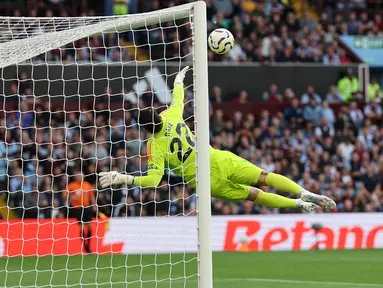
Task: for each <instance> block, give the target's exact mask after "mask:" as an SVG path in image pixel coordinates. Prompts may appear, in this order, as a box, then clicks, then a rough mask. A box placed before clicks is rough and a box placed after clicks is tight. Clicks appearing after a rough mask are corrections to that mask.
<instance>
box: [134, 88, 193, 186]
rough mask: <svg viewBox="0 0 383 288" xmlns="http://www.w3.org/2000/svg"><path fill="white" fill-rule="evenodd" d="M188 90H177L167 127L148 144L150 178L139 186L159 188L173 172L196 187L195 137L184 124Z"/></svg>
mask: <svg viewBox="0 0 383 288" xmlns="http://www.w3.org/2000/svg"><path fill="white" fill-rule="evenodd" d="M183 110H184V90H183V85H182V84H176V85H175V86H174V89H173V101H172V104H171V105H170V107H169V109H167V110H165V111H163V112H162V113H161V114H160V116H161V118H162V122H163V126H162V129H161V131H160V132H158V133H156V134H154V135H152V138H151V139H150V140H149V141H148V144H147V153H148V175H147V176H139V177H136V178H135V180H134V185H135V186H140V187H157V186H158V185H159V183H160V181H161V179H162V177H163V175H164V169H165V168H169V169H171V170H172V171H173V173H174V174H176V175H177V176H180V177H183V178H184V180H185V181H186V182H187V183H188V184H189V185H191V186H192V187H194V186H195V175H196V172H195V171H196V167H195V150H194V147H195V142H194V135H193V134H192V133H191V131H190V129H189V127H188V126H187V125H186V124H185V122H184V120H183V118H182V117H183Z"/></svg>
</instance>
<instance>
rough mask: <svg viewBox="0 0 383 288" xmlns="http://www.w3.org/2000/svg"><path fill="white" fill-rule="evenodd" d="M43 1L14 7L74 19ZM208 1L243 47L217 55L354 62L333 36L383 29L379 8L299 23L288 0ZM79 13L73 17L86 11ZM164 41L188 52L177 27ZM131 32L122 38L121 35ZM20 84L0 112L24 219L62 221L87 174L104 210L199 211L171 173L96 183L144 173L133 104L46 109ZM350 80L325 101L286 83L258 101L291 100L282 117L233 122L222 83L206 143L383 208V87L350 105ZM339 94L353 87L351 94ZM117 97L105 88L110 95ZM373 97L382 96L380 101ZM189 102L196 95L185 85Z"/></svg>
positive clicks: (148, 7)
mask: <svg viewBox="0 0 383 288" xmlns="http://www.w3.org/2000/svg"><path fill="white" fill-rule="evenodd" d="M37 2H39V3H40V4H39V5H38V6H37V7H38V9H32V10H29V11H24V10H21V9H19V10H15V11H14V14H15V15H16V16H17V15H26V16H52V15H55V14H57V16H68V15H67V13H68V12H66V11H60V10H54V9H52V10H51V9H50V7H54V5H55V4H52V3H53V2H52V3H50V4H49V2H50V1H37ZM59 2H60V1H59ZM181 2H184V1H158V0H154V1H137V2H135V3H137V5H138V6H137V7H136V8H137V12H144V11H152V10H153V9H159V8H164V7H168V6H172V5H175V4H182V3H181ZM206 2H207V4H208V20H209V31H210V30H212V29H214V28H215V27H226V28H228V29H230V30H231V31H232V32H233V33H234V36H235V38H236V41H237V44H238V45H236V47H235V48H234V49H233V50H232V51H231V52H230V53H229V54H228V55H226V56H223V57H222V58H218V56H217V55H213V54H212V53H209V58H210V60H213V61H238V62H241V61H255V62H261V63H264V64H266V63H272V62H317V63H324V64H340V63H349V62H350V59H348V57H347V55H346V53H345V51H344V50H342V49H341V48H340V47H339V44H338V42H337V41H336V40H335V38H336V36H337V35H338V34H339V35H348V34H350V35H359V34H360V35H378V34H379V35H380V33H382V31H383V22H382V20H381V15H380V14H376V15H375V16H374V19H370V18H369V17H368V14H367V13H365V12H362V13H360V14H356V13H355V12H354V11H351V12H350V13H349V14H348V15H347V16H346V17H345V16H344V14H341V13H339V14H338V13H332V12H331V11H330V10H326V12H325V13H323V14H321V15H320V20H319V21H315V20H314V19H312V18H311V16H310V14H309V13H308V11H303V18H301V19H298V18H297V15H296V13H295V11H294V10H292V9H291V7H289V5H283V4H282V3H281V2H278V1H275V0H270V1H249V0H244V1H237V0H222V1H217V0H208V1H206ZM51 5H53V6H51ZM329 11H330V12H329ZM83 12H84V13H85V11H83ZM25 13H26V14H25ZM79 13H80V14H75V13H73V15H72V16H74V15H81V12H79ZM92 14H94V12H92V11H88V14H87V15H92ZM169 25H174V23H169ZM180 27H181V29H180V31H179V32H180V33H186V34H185V35H183V38H184V39H187V38H188V37H189V36H190V35H188V34H187V32H185V31H183V29H182V27H184V26H182V25H181V26H180ZM35 28H36V27H35ZM157 30H158V29H157ZM167 31H171V29H167ZM155 32H156V29H153V30H152V33H151V35H150V37H149V39H151V40H149V43H151V42H150V41H154V43H157V42H158V39H160V38H158V37H161V35H160V34H158V33H155ZM157 32H158V31H157ZM140 33H145V32H140ZM137 36H138V37H137V38H135V39H138V40H137V41H143V39H146V38H147V37H145V34H141V35H137ZM164 36H165V37H170V38H168V39H165V40H166V41H162V40H161V41H162V42H163V43H171V47H168V48H169V49H167V50H166V51H167V52H166V53H167V54H166V58H168V59H170V58H171V57H173V56H174V57H176V58H177V57H178V58H177V59H179V56H180V54H179V53H180V51H181V50H182V52H181V53H182V54H183V55H188V54H190V49H189V48H190V45H191V42H190V41H189V40H190V39H189V40H187V41H182V44H181V45H182V46H183V47H181V48H182V49H181V50H180V49H179V48H180V47H179V46H177V44H175V43H179V42H177V41H171V40H172V39H173V38H172V37H176V35H175V34H174V33H173V34H172V33H169V34H166V35H164ZM129 37H131V35H129V34H127V35H126V39H125V40H129V39H130V38H129ZM122 40H123V39H117V38H116V37H114V35H113V34H109V36H106V38H105V39H104V38H102V37H101V36H99V35H98V36H93V37H90V38H89V39H87V40H81V41H78V42H76V43H75V45H74V46H73V45H72V46H67V47H65V48H62V49H56V50H54V51H50V52H48V53H47V54H46V55H44V56H40V57H38V58H37V59H36V60H37V61H47V60H48V61H60V62H61V61H63V62H65V61H67V62H73V61H90V60H92V61H93V60H98V61H112V62H113V61H129V60H130V59H131V55H130V52H129V51H130V50H129V45H130V44H126V43H125V42H123V41H122ZM125 40H124V41H125ZM140 44H142V43H140ZM174 45H175V46H174ZM188 45H189V46H188ZM142 46H145V45H142ZM147 47H149V45H147ZM154 47H157V48H159V49H158V51H160V52H159V54H157V55H156V53H154V52H155V51H152V52H153V53H152V54H151V55H152V57H159V58H161V57H163V56H164V54H163V51H164V50H163V49H162V47H160V46H154ZM188 47H189V48H188ZM81 48H83V49H81ZM75 51H76V53H74V52H75ZM105 55H106V56H105ZM21 80H25V79H21ZM345 81H347V79H345ZM350 81H351V80H350ZM21 82H22V83H21V84H20V85H19V86H18V85H17V84H18V83H13V84H12V85H11V91H12V94H13V97H15V98H16V99H17V101H19V106H18V109H17V111H7V112H6V111H3V112H4V117H1V118H0V191H4V192H3V193H2V194H3V195H5V196H6V197H5V198H6V202H7V203H8V204H9V205H10V206H11V207H12V209H14V211H15V213H16V214H17V215H18V216H20V217H21V216H22V217H26V218H28V217H30V218H36V217H41V218H50V217H58V218H60V217H66V213H67V204H68V203H66V201H65V197H63V195H65V194H64V193H63V192H64V191H66V190H67V188H68V183H70V182H71V181H72V178H78V177H79V176H81V175H83V176H84V179H85V180H86V181H87V182H89V184H90V185H91V186H92V187H93V188H94V189H95V193H96V199H97V204H98V205H97V207H98V209H99V210H100V211H102V212H103V213H104V214H106V215H108V216H110V215H111V216H116V217H118V216H146V215H168V214H171V215H177V214H185V215H186V214H193V213H194V211H195V197H194V191H193V190H191V189H190V188H188V187H187V186H185V185H184V184H183V181H182V179H179V178H177V177H174V175H172V173H171V171H167V172H166V174H165V177H164V179H163V181H162V182H161V184H160V187H159V188H158V189H156V190H154V189H143V190H141V189H140V188H131V187H129V188H125V187H115V188H116V189H107V190H101V189H100V187H98V181H97V173H99V172H101V171H109V170H111V169H112V170H118V171H125V172H127V173H134V174H136V175H139V174H140V173H142V172H141V171H146V170H147V158H146V156H145V155H147V151H146V141H147V139H148V138H149V135H148V134H146V133H145V132H143V130H142V129H139V127H138V126H137V124H136V121H135V117H136V114H137V111H136V110H135V109H134V108H133V106H132V107H130V108H129V107H125V108H128V109H127V110H122V109H121V108H120V109H118V111H117V113H115V112H113V113H112V112H111V111H110V110H109V108H108V106H107V103H108V101H97V102H96V103H97V104H96V106H95V110H93V111H92V110H88V111H84V110H82V112H79V111H77V112H68V111H64V110H63V108H62V107H61V108H60V107H57V106H56V107H54V106H50V102H49V101H45V102H43V101H41V100H39V99H38V98H35V97H29V95H32V94H33V92H32V87H31V86H28V85H27V84H26V83H28V81H21ZM310 87H311V88H310ZM347 87H350V85H348V84H347V83H346V85H344V86H342V85H341V83H338V88H339V91H340V92H342V93H338V92H339V91H337V89H336V87H332V88H331V89H330V91H329V93H328V95H326V96H325V95H317V94H316V93H315V91H314V90H313V88H312V86H311V85H308V89H307V93H305V94H303V95H294V94H293V93H292V91H288V90H286V91H285V93H284V94H283V95H281V94H279V93H278V91H277V87H276V86H273V85H272V86H271V87H270V90H269V91H266V92H265V93H264V95H263V100H264V101H268V102H271V103H272V102H274V101H276V102H282V101H285V102H286V103H288V106H287V107H286V108H285V110H284V112H283V113H278V114H275V115H274V114H273V115H272V114H271V113H270V112H269V111H268V110H264V111H262V112H261V116H260V117H259V118H258V117H255V115H253V114H247V115H245V114H242V113H241V112H240V111H236V112H233V113H232V117H229V115H224V113H223V112H222V111H221V110H219V109H215V108H214V105H215V104H216V103H217V102H218V101H217V99H218V98H217V97H218V96H219V94H220V89H219V87H215V88H214V90H213V91H211V102H212V108H211V125H210V127H211V145H212V146H213V147H215V148H218V149H226V150H230V151H232V152H234V153H236V154H238V155H240V156H241V157H243V158H245V159H248V160H249V161H251V162H252V163H254V164H257V165H259V166H260V167H262V168H264V169H265V170H267V171H272V172H276V173H281V174H283V175H286V176H287V177H290V178H291V179H293V180H294V181H297V182H298V183H299V184H300V185H302V186H303V187H305V188H306V189H308V190H310V191H313V192H316V193H323V194H327V195H328V196H330V197H333V198H334V199H335V200H336V201H337V203H338V207H337V209H336V211H337V212H372V211H380V212H383V123H382V102H380V98H381V96H382V94H381V92H380V88H379V89H377V90H373V91H375V92H374V93H372V95H371V96H370V99H373V100H372V101H371V102H370V103H368V104H366V105H365V106H364V107H363V108H362V109H361V108H359V107H360V106H359V105H358V103H356V102H354V101H351V102H349V103H346V102H343V101H349V100H351V99H356V100H358V97H357V94H358V93H356V91H357V90H358V89H359V88H356V90H355V91H348V90H347V89H348V88H347ZM342 89H345V90H344V91H346V92H347V93H349V94H347V96H345V95H346V94H344V93H345V92H344V91H342ZM112 92H113V91H110V90H109V89H106V96H105V97H109V95H110V94H112ZM377 93H378V94H379V97H375V96H377ZM114 95H115V94H114ZM247 96H248V95H247V92H246V91H242V92H241V93H239V96H238V97H237V98H236V99H234V101H235V102H237V103H246V102H247V101H248V100H247ZM348 96H350V97H348ZM351 96H355V98H353V97H351ZM187 97H188V100H190V99H191V98H192V94H191V92H190V91H189V92H188V96H187ZM149 102H151V99H149ZM334 102H342V103H343V104H341V105H342V106H341V108H340V112H339V113H337V114H335V113H334V111H333V110H332V108H331V106H330V105H329V103H334ZM233 107H235V106H233ZM185 114H186V115H185V118H186V119H189V120H190V121H189V124H191V122H192V119H193V118H192V117H191V115H192V114H193V105H192V102H191V101H188V104H187V105H186V109H185ZM139 155H141V156H139ZM76 176H77V177H76ZM275 192H276V191H275ZM212 211H213V213H214V214H219V215H227V214H258V213H263V214H266V213H287V212H291V210H288V209H279V210H277V209H267V208H264V207H259V206H257V205H254V204H253V203H251V202H246V203H233V202H230V203H229V202H226V201H222V200H217V199H215V200H213V201H212ZM336 211H331V212H336ZM327 212H330V211H327Z"/></svg>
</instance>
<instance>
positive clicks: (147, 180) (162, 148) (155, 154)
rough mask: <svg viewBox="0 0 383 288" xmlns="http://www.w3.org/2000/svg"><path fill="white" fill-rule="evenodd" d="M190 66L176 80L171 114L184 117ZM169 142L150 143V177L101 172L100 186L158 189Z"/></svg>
mask: <svg viewBox="0 0 383 288" xmlns="http://www.w3.org/2000/svg"><path fill="white" fill-rule="evenodd" d="M188 69H189V66H186V67H185V68H184V69H182V70H181V71H180V72H179V73H178V74H177V76H176V78H175V80H174V89H173V101H172V104H171V106H170V108H169V109H168V111H172V112H171V113H174V114H176V115H177V116H179V117H182V114H183V110H184V84H183V81H184V79H185V74H186V72H187V70H188ZM167 146H168V141H167V140H166V139H165V138H163V139H162V140H161V139H156V140H155V141H154V142H153V141H152V140H150V141H148V149H147V151H148V175H146V176H139V177H134V176H132V175H126V174H122V173H119V172H116V171H111V172H101V173H100V179H99V180H100V184H101V187H103V188H106V187H108V186H110V185H119V184H124V185H134V186H138V187H145V188H149V187H157V186H158V185H159V183H160V182H161V180H162V176H163V175H164V166H165V159H164V155H165V154H166V153H167V149H168V147H167Z"/></svg>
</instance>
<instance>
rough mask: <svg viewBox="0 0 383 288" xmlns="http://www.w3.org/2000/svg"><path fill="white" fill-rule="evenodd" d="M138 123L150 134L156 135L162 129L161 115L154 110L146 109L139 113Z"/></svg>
mask: <svg viewBox="0 0 383 288" xmlns="http://www.w3.org/2000/svg"><path fill="white" fill-rule="evenodd" d="M137 122H138V124H139V125H140V126H143V127H144V128H145V130H146V131H148V132H149V133H152V134H155V133H158V132H160V131H161V129H162V119H161V117H160V114H158V113H157V111H155V110H153V109H152V108H146V109H143V110H139V111H138V115H137Z"/></svg>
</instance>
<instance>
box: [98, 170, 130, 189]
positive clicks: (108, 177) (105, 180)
mask: <svg viewBox="0 0 383 288" xmlns="http://www.w3.org/2000/svg"><path fill="white" fill-rule="evenodd" d="M99 180H100V184H101V187H102V188H106V187H109V186H111V185H119V184H125V185H132V184H133V183H134V177H133V176H131V175H124V174H121V173H118V172H116V171H111V172H101V173H100V179H99Z"/></svg>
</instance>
